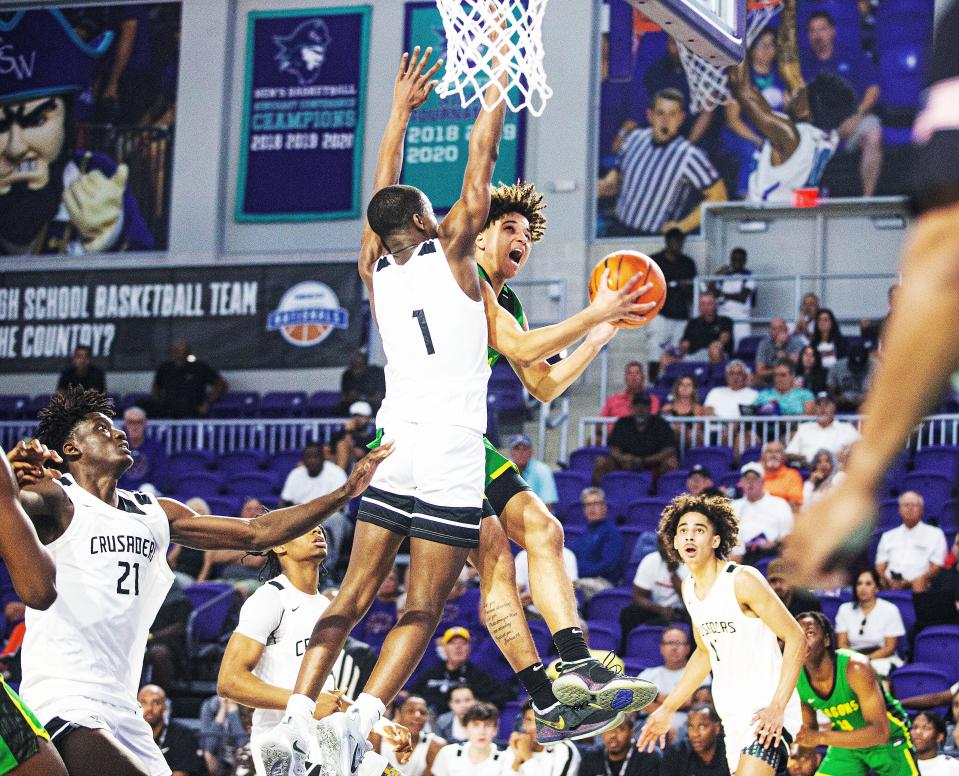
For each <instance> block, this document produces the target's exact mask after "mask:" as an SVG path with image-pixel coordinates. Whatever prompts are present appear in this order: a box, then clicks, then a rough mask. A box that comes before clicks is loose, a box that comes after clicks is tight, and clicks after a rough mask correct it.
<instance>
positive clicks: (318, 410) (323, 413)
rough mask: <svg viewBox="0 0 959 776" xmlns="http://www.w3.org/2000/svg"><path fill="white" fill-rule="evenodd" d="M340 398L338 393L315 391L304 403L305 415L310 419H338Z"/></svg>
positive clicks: (340, 413)
mask: <svg viewBox="0 0 959 776" xmlns="http://www.w3.org/2000/svg"><path fill="white" fill-rule="evenodd" d="M341 401H342V397H341V396H340V392H339V391H317V392H316V393H314V394H313V395H312V396H310V398H309V399H308V400H307V402H306V414H307V415H309V416H310V417H311V418H338V417H341V416H342V415H343V413H342V412H340V402H341Z"/></svg>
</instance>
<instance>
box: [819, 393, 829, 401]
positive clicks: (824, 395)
mask: <svg viewBox="0 0 959 776" xmlns="http://www.w3.org/2000/svg"><path fill="white" fill-rule="evenodd" d="M823 399H826V400H827V401H832V396H830V395H829V391H820V392H819V393H817V394H816V401H822V400H823Z"/></svg>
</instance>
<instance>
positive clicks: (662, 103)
mask: <svg viewBox="0 0 959 776" xmlns="http://www.w3.org/2000/svg"><path fill="white" fill-rule="evenodd" d="M683 103H684V100H683V95H682V93H681V92H679V91H677V90H675V89H660V90H659V91H658V92H656V94H655V96H654V97H653V102H652V107H651V108H650V109H649V110H647V112H646V117H647V119H648V120H649V123H650V126H649V128H647V129H637V130H636V131H634V132H632V133H631V134H630V135H629V136H628V137H627V138H626V140H625V141H624V142H623V145H622V147H621V149H620V151H619V158H618V160H617V166H616V167H615V168H613V169H612V170H610V172H609V173H607V174H606V175H605V176H604V177H603V178H602V179H600V181H599V183H598V185H597V196H598V197H599V198H601V199H602V198H606V197H616V208H615V213H614V214H613V216H612V217H611V218H610V224H609V234H610V236H624V235H629V236H631V235H636V234H663V233H665V232H667V231H669V230H670V229H674V228H678V229H680V230H681V231H682V232H683V233H687V234H688V233H689V232H694V231H697V230H698V229H699V222H700V208H699V205H698V204H697V205H695V206H692V207H690V206H689V203H690V202H691V201H694V200H692V199H690V196H691V195H692V196H695V199H696V200H697V201H698V200H699V199H700V198H702V199H703V200H705V201H709V202H723V201H725V200H726V199H727V197H726V185H725V184H724V183H723V180H722V178H721V177H720V176H719V173H717V172H716V169H715V168H714V167H713V165H712V163H711V162H710V161H709V157H707V156H706V154H705V153H704V152H703V151H702V150H701V149H700V148H698V147H697V146H695V145H693V144H692V143H691V142H690V141H689V140H687V139H686V138H684V137H683V136H682V135H681V134H680V130H681V128H682V126H683V122H684V121H685V119H686V111H685V110H684V108H683Z"/></svg>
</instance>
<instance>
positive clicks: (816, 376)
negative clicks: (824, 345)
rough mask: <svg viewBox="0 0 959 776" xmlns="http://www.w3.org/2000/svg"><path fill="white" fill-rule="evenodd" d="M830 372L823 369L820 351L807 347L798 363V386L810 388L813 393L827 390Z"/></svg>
mask: <svg viewBox="0 0 959 776" xmlns="http://www.w3.org/2000/svg"><path fill="white" fill-rule="evenodd" d="M828 374H829V372H828V370H827V369H826V368H825V367H823V365H822V360H821V358H820V356H819V351H818V350H816V348H814V347H813V346H812V345H806V346H805V347H804V348H803V349H802V352H801V353H800V354H799V361H798V362H796V385H798V386H799V387H800V388H808V389H809V390H810V391H812V392H813V393H819V392H820V391H825V390H826V377H827V375H828Z"/></svg>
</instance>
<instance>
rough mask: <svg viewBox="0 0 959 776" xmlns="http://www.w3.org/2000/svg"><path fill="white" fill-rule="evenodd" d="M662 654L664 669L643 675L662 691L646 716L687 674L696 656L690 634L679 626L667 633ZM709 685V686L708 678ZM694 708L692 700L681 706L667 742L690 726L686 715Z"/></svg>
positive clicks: (669, 628) (659, 668)
mask: <svg viewBox="0 0 959 776" xmlns="http://www.w3.org/2000/svg"><path fill="white" fill-rule="evenodd" d="M659 652H660V654H661V655H662V656H663V663H662V665H658V666H653V667H652V668H647V669H645V670H643V671H641V672H640V674H639V677H640V679H645V680H646V681H648V682H652V683H653V684H655V685H656V689H657V690H659V692H658V693H657V694H656V699H655V700H654V701H653V702H652V703H650V704H649V706H647V707H646V708H645V709H643V713H644V714H650V713H652V712H654V711H656V709H658V708H659V707H660V706H661V705H662V704H663V701H664V700H666V697H667V696H668V695H669V694H670V693H671V692H672V691H673V690H674V689H675V687H676V685H677V684H679V679H680V677H682V675H683V671H685V670H686V663H688V662H689V656H690V655H691V654H692V652H693V647H692V638H691V637H690V635H689V632H688V631H687V630H686V629H685V628H683V627H681V626H679V625H670V626H669V627H667V628H666V629H665V630H664V631H663V635H662V637H661V638H660V642H659ZM706 684H709V679H708V678H707V680H706ZM691 706H692V698H690V699H689V700H688V701H687V702H686V703H685V704H683V705H682V706H680V708H679V710H678V711H677V712H676V716H675V717H673V727H672V728H671V733H670V734H669V735H668V737H667V738H673V737H675V731H676V730H678V729H679V728H681V727H683V725H685V724H686V712H687V711H688V710H689V708H690V707H691Z"/></svg>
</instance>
